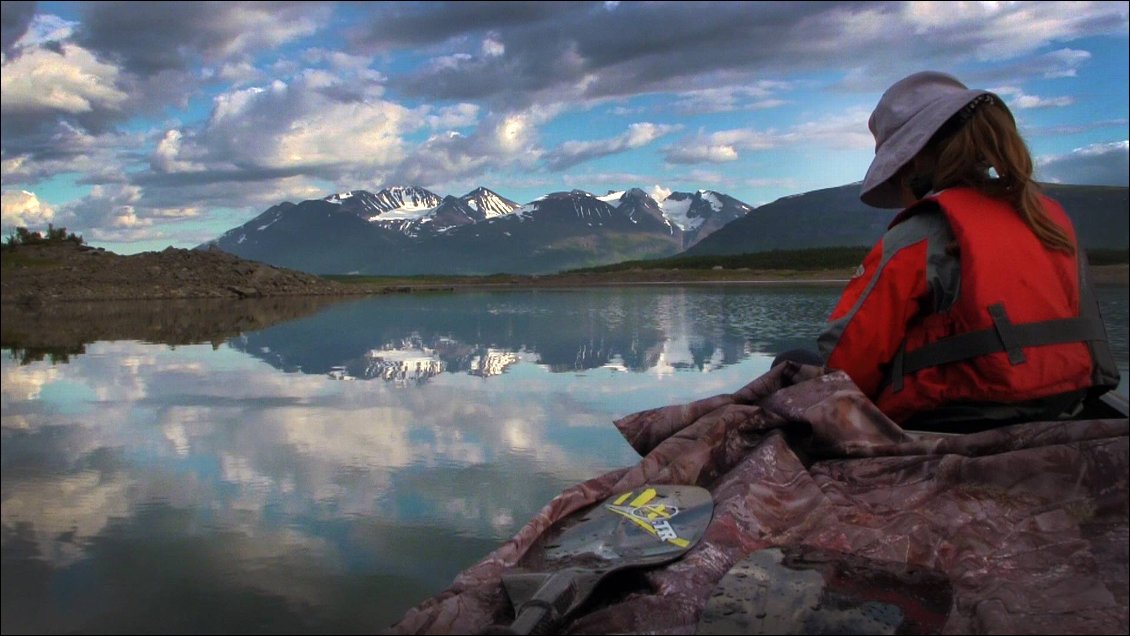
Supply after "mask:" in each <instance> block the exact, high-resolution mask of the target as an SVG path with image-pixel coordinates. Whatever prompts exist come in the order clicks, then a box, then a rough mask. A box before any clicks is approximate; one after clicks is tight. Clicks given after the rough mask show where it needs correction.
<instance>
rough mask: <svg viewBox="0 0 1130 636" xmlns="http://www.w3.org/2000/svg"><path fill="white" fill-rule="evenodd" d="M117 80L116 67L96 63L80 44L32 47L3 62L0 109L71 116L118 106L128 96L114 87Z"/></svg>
mask: <svg viewBox="0 0 1130 636" xmlns="http://www.w3.org/2000/svg"><path fill="white" fill-rule="evenodd" d="M117 79H118V69H117V68H116V67H114V66H112V65H110V64H104V63H102V62H99V61H98V60H97V59H95V58H94V56H93V55H92V54H91V53H90V51H87V50H86V49H83V48H81V47H78V46H75V45H73V44H64V45H63V46H62V47H61V50H60V51H59V52H56V51H54V50H50V49H44V48H35V49H32V50H29V51H27V52H25V53H23V54H22V55H20V56H18V57H16V58H15V59H13V60H8V61H7V62H6V63H5V64H4V72H3V74H2V75H0V92H2V93H3V95H4V100H3V102H2V103H3V106H2V110H3V112H4V113H5V114H12V113H30V112H36V111H42V110H51V111H60V112H64V113H68V114H72V115H74V114H79V113H88V112H91V111H93V110H94V109H96V108H108V109H118V108H120V107H121V106H122V105H123V103H124V102H125V101H126V100H127V99H128V97H129V96H128V95H126V94H125V93H124V92H122V91H120V90H118V89H117V88H116V87H115V83H116V82H117Z"/></svg>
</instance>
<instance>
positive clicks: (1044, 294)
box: [817, 71, 1119, 432]
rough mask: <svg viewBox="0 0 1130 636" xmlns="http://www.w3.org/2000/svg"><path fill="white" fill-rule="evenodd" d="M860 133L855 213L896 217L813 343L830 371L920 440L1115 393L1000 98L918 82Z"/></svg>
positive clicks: (1059, 237)
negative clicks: (863, 167)
mask: <svg viewBox="0 0 1130 636" xmlns="http://www.w3.org/2000/svg"><path fill="white" fill-rule="evenodd" d="M868 126H869V128H870V129H871V132H872V134H873V136H874V138H875V157H874V160H873V161H872V163H871V166H870V167H869V168H868V170H867V174H866V177H865V178H864V180H863V184H862V188H861V193H860V198H861V199H862V200H863V202H864V203H867V204H868V205H871V206H874V207H878V208H896V209H897V208H902V210H901V212H899V213H898V214H897V215H896V216H895V218H894V220H893V221H892V222H891V223H890V225H889V226H888V229H887V231H886V233H885V234H884V235H883V237H882V239H881V240H880V241H879V242H878V243H877V244H876V245H875V246H874V248H873V249H872V250H871V251H870V253H869V254H868V255H867V257H866V258H865V259H864V261H863V264H862V265H861V266H860V267H859V268H858V269H857V271H856V273H855V276H854V277H853V278H852V279H851V280H850V281H849V282H848V284H847V286H846V288H845V290H844V292H843V294H842V296H841V298H840V299H839V302H838V303H837V304H836V306H835V308H834V309H833V311H832V314H831V316H830V318H829V321H828V324H827V326H826V329H825V330H824V332H823V333H822V334H821V335H820V336H819V338H818V339H817V345H818V348H819V350H820V355H821V356H822V359H823V361H824V364H825V366H826V367H828V368H832V369H840V370H842V371H844V372H846V373H847V374H848V375H849V376H850V377H851V378H852V380H853V381H854V382H855V383H856V384H857V385H858V386H859V388H860V389H862V391H863V392H864V393H865V394H866V395H867V396H868V397H870V398H871V399H872V400H873V401H874V402H875V404H876V405H877V406H878V407H879V408H880V409H881V410H882V411H883V412H884V413H885V414H886V415H887V416H888V417H890V418H891V419H892V420H894V421H895V422H897V423H899V424H901V425H903V427H904V428H918V429H926V430H949V431H954V432H960V431H962V430H978V429H980V428H985V427H987V426H995V425H1002V424H1005V423H1013V422H1019V421H1026V420H1034V419H1051V418H1055V417H1059V416H1061V415H1063V414H1065V413H1069V412H1071V411H1072V410H1073V409H1078V408H1079V405H1080V404H1082V403H1083V402H1084V401H1085V400H1086V399H1087V398H1088V397H1089V396H1095V395H1098V394H1101V393H1105V392H1106V391H1107V390H1109V389H1111V388H1114V387H1116V386H1117V385H1118V380H1119V376H1118V370H1117V367H1116V365H1115V362H1114V358H1113V355H1112V354H1111V351H1110V348H1109V345H1108V344H1107V337H1106V330H1105V327H1104V325H1103V322H1102V318H1101V316H1100V315H1099V308H1098V303H1097V302H1096V300H1095V297H1094V293H1093V290H1092V288H1091V285H1090V283H1089V281H1088V274H1087V262H1086V256H1085V255H1084V253H1083V250H1082V249H1081V248H1080V247H1079V245H1078V243H1077V241H1076V237H1075V232H1074V229H1073V227H1072V224H1071V221H1070V220H1069V218H1068V217H1067V215H1066V214H1065V213H1064V211H1063V209H1062V208H1061V207H1060V205H1059V204H1058V203H1056V202H1055V201H1053V200H1052V199H1050V198H1048V197H1047V196H1044V195H1043V194H1042V193H1041V191H1040V188H1039V186H1038V185H1037V184H1036V182H1035V181H1033V180H1032V158H1031V155H1030V153H1029V151H1028V148H1027V146H1026V144H1025V142H1024V140H1023V138H1022V137H1021V135H1020V133H1019V131H1018V129H1017V126H1016V122H1015V120H1014V119H1013V116H1012V113H1011V111H1010V110H1009V109H1008V107H1007V106H1006V105H1005V103H1004V101H1003V100H1002V99H1001V98H1000V96H998V95H995V94H993V93H991V92H989V91H986V90H978V89H969V88H967V87H966V86H965V85H964V84H962V83H961V82H960V81H958V80H957V79H956V78H954V77H953V76H951V75H948V74H945V73H940V72H934V71H925V72H920V73H915V74H913V75H910V76H908V77H906V78H904V79H902V80H899V81H898V82H896V83H895V84H893V85H892V86H891V87H890V88H889V89H887V91H886V92H885V93H884V94H883V96H882V98H881V99H880V100H879V103H878V105H877V106H876V107H875V110H874V112H873V113H872V114H871V118H870V120H869V122H868Z"/></svg>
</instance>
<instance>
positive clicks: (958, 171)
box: [923, 99, 1075, 254]
mask: <svg viewBox="0 0 1130 636" xmlns="http://www.w3.org/2000/svg"><path fill="white" fill-rule="evenodd" d="M924 153H925V155H926V156H925V157H923V159H924V160H925V163H933V166H932V168H933V169H932V170H931V171H930V175H931V177H932V184H933V187H934V189H936V190H941V189H943V188H952V187H956V186H968V187H972V188H976V189H977V190H980V191H981V192H983V193H985V194H986V195H988V196H991V197H993V198H996V199H1001V200H1004V201H1007V202H1008V203H1010V204H1012V207H1013V208H1015V209H1016V211H1017V213H1018V214H1019V215H1020V218H1021V219H1023V220H1024V223H1025V224H1026V225H1027V226H1028V227H1029V228H1030V229H1031V230H1032V232H1033V233H1034V234H1035V235H1036V238H1038V239H1039V240H1040V242H1041V243H1043V245H1044V246H1045V247H1047V248H1048V249H1054V250H1060V251H1063V252H1067V253H1069V254H1074V253H1075V244H1074V242H1073V241H1072V240H1071V237H1070V236H1069V235H1068V233H1067V232H1066V231H1065V230H1064V229H1063V228H1062V227H1060V226H1059V224H1057V223H1056V222H1055V221H1053V220H1052V219H1051V217H1049V216H1048V214H1047V212H1046V211H1045V210H1044V205H1043V202H1042V201H1041V198H1040V195H1041V191H1040V186H1039V185H1038V184H1037V183H1036V182H1035V181H1033V180H1032V155H1031V154H1030V153H1029V152H1028V146H1027V144H1025V143H1024V139H1023V138H1022V137H1021V136H1020V131H1019V130H1017V128H1016V120H1015V119H1013V117H1012V113H1011V112H1009V110H1008V108H1007V107H1006V106H1005V105H1004V104H1002V103H1000V101H999V99H992V100H987V103H984V104H978V105H976V106H975V107H974V108H973V109H972V110H971V111H970V112H963V113H959V114H958V116H955V117H954V118H953V119H951V120H950V121H949V122H947V123H946V124H945V125H944V126H942V128H941V130H939V131H938V133H937V134H935V135H934V137H933V138H932V139H931V140H930V143H928V144H927V146H926V149H925V151H924ZM990 168H992V171H993V172H995V173H996V174H992V173H990V171H989V169H990Z"/></svg>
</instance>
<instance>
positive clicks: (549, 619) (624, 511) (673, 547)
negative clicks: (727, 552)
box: [492, 485, 714, 634]
mask: <svg viewBox="0 0 1130 636" xmlns="http://www.w3.org/2000/svg"><path fill="white" fill-rule="evenodd" d="M713 516H714V500H713V499H712V498H711V496H710V492H709V491H707V490H706V489H704V488H698V487H696V486H666V485H657V486H646V487H643V488H639V489H637V490H633V491H629V492H622V493H619V494H617V495H614V496H612V497H609V498H608V499H606V500H605V501H603V502H601V503H600V504H597V505H596V506H593V507H592V508H589V509H588V510H587V511H586V512H585V513H584V514H583V515H581V516H580V518H579V519H577V520H575V521H574V520H567V521H566V523H564V524H562V525H561V526H559V527H557V528H555V529H554V530H552V531H550V532H549V533H547V535H546V538H545V539H544V541H543V543H542V550H533V551H532V552H533V553H534V555H533V556H531V557H530V558H529V559H528V560H527V562H526V563H525V564H524V565H525V568H523V569H520V570H515V571H514V572H511V573H509V574H504V575H503V576H502V583H503V586H504V587H505V589H506V593H507V596H508V597H509V598H510V602H511V603H512V604H513V606H514V608H515V614H516V617H515V619H514V622H513V623H512V624H511V625H510V627H509V628H499V629H496V630H493V632H492V633H509V634H531V633H542V632H546V631H550V630H552V628H553V626H554V625H556V624H557V623H558V622H559V621H561V620H562V619H564V618H565V617H566V616H568V615H569V614H570V613H572V612H573V611H574V610H576V609H577V608H578V607H580V606H581V604H582V603H584V601H585V600H586V599H587V598H588V597H589V594H590V593H591V592H592V590H593V588H595V587H596V585H597V583H599V582H600V580H601V579H602V578H604V577H605V576H607V575H608V574H610V573H612V572H613V571H616V570H622V569H625V568H634V567H645V566H653V565H659V564H660V563H666V562H668V561H674V560H675V559H677V558H679V557H680V556H682V555H683V554H684V553H685V552H686V551H687V550H689V549H691V548H692V547H694V545H695V544H696V543H698V540H699V539H701V538H702V535H703V534H704V533H705V532H706V527H707V526H708V525H710V519H711V518H712V517H713Z"/></svg>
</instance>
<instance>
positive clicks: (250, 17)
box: [76, 2, 331, 75]
mask: <svg viewBox="0 0 1130 636" xmlns="http://www.w3.org/2000/svg"><path fill="white" fill-rule="evenodd" d="M80 9H81V10H82V20H81V26H80V27H79V29H78V31H77V33H76V40H77V41H78V42H79V43H80V44H81V45H82V46H84V47H86V48H89V49H90V50H92V51H95V52H97V53H98V54H99V55H100V56H104V57H105V58H107V59H112V60H115V61H116V62H117V63H118V64H120V65H122V67H123V68H124V69H125V70H126V71H129V72H132V73H138V74H140V75H150V74H155V73H159V72H161V71H167V70H184V69H188V68H190V67H191V66H192V65H193V64H194V63H201V62H203V63H215V62H220V61H224V60H230V59H241V58H242V56H245V55H248V54H250V53H253V52H255V51H257V50H260V49H263V48H271V47H274V46H277V45H279V44H282V43H284V42H286V41H288V40H290V39H293V38H295V37H298V36H300V35H306V34H309V33H311V32H313V31H314V30H315V28H316V27H317V26H318V25H319V24H321V23H324V21H325V17H326V16H328V14H329V11H330V9H331V7H329V6H328V5H324V4H321V3H291V2H84V3H81V5H80Z"/></svg>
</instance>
